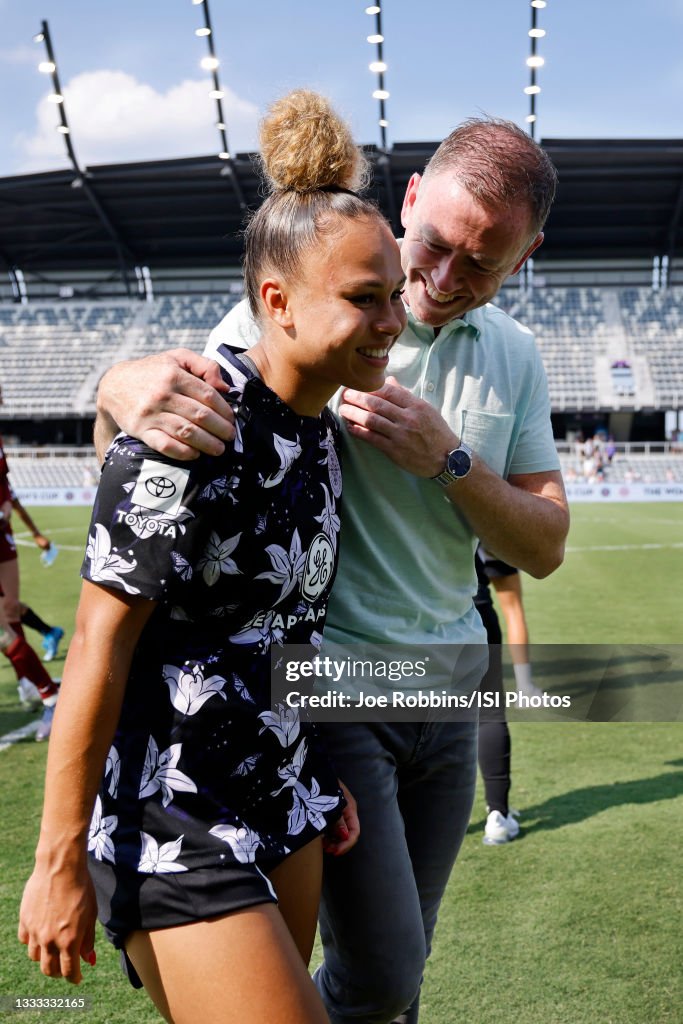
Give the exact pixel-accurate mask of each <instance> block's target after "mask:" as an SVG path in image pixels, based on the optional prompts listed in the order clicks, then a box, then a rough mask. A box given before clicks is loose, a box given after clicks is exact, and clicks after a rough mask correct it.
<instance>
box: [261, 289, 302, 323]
mask: <svg viewBox="0 0 683 1024" xmlns="http://www.w3.org/2000/svg"><path fill="white" fill-rule="evenodd" d="M260 294H261V302H262V303H263V307H264V309H265V312H266V315H267V316H269V317H270V319H271V320H273V321H274V322H275V323H276V324H277V325H278V326H279V327H282V328H285V329H286V328H289V327H293V326H294V319H293V316H292V310H291V308H290V302H289V298H290V297H289V289H288V287H287V285H286V283H285V281H283V280H282V278H278V277H267V278H266V279H265V281H262V282H261V288H260Z"/></svg>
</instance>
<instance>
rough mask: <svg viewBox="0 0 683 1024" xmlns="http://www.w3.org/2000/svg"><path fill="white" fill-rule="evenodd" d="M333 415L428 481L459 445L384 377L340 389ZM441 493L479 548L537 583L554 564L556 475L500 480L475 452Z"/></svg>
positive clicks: (560, 546) (560, 549) (433, 415)
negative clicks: (365, 388)
mask: <svg viewBox="0 0 683 1024" xmlns="http://www.w3.org/2000/svg"><path fill="white" fill-rule="evenodd" d="M339 413H340V415H341V416H342V417H343V418H344V419H345V420H346V425H347V427H348V430H349V433H350V434H352V436H354V437H357V438H359V439H360V440H362V441H366V442H367V443H368V444H371V445H373V447H375V448H377V449H378V451H381V452H383V453H384V454H385V455H386V456H387V457H388V458H390V459H391V460H392V462H394V463H396V465H397V466H400V467H401V469H404V470H406V471H407V472H409V473H413V474H414V475H415V476H420V477H427V478H429V477H434V476H436V475H437V474H438V473H440V472H441V471H442V470H443V468H444V460H445V457H446V455H447V453H448V452H449V451H451V450H452V449H453V448H457V446H458V445H459V443H460V438H459V437H458V436H457V434H455V433H454V432H453V431H452V430H451V429H450V427H449V426H448V424H447V423H446V422H445V420H444V419H443V417H442V416H441V415H440V413H439V412H438V411H437V410H436V409H435V408H434V407H433V406H431V405H430V404H429V403H428V402H424V401H422V399H420V398H416V397H415V396H414V395H412V394H411V393H410V391H408V390H407V389H406V388H403V387H401V386H400V385H399V384H398V383H397V382H396V381H395V380H394V378H392V377H389V378H388V379H387V383H386V384H385V385H384V387H383V388H382V389H381V390H380V391H378V392H375V393H373V394H363V393H362V392H360V391H352V390H347V391H345V392H344V396H343V402H342V404H341V406H340V408H339ZM444 493H445V494H446V496H447V497H448V498H449V500H450V501H452V502H453V504H454V505H456V506H457V507H458V509H459V510H460V511H461V512H462V513H463V514H464V515H465V516H466V518H467V520H468V522H469V524H470V526H471V527H472V529H473V530H474V532H475V533H476V534H477V536H478V537H479V538H480V539H481V541H482V543H483V544H484V546H485V547H487V548H489V549H490V550H492V551H495V552H496V554H497V555H498V556H499V557H500V558H502V559H504V560H505V561H506V562H509V563H510V564H511V565H515V566H517V567H518V568H519V569H523V570H524V571H525V572H528V573H530V575H532V576H536V577H538V578H542V577H544V576H548V575H549V574H550V573H551V572H553V571H554V570H555V569H557V567H558V566H559V565H560V564H561V563H562V559H563V557H564V544H565V540H566V537H567V532H568V530H569V509H568V506H567V500H566V496H565V493H564V485H563V483H562V476H561V474H560V472H559V471H554V470H553V471H549V472H546V473H529V474H524V475H516V476H511V477H510V478H509V479H508V480H507V481H506V480H503V479H502V477H500V476H498V474H497V473H494V472H493V470H491V469H489V467H488V466H487V465H486V463H485V462H484V461H483V460H482V459H479V458H477V457H476V453H475V455H474V458H473V462H472V470H471V472H470V473H469V474H468V475H467V477H465V478H464V479H462V480H458V481H456V482H455V483H453V484H451V485H450V486H449V487H447V488H446V489H445V491H444Z"/></svg>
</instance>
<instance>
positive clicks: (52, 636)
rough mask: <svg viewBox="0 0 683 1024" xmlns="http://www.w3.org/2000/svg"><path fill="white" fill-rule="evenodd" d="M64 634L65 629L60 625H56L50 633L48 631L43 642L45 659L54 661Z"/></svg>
mask: <svg viewBox="0 0 683 1024" xmlns="http://www.w3.org/2000/svg"><path fill="white" fill-rule="evenodd" d="M63 636H64V630H63V629H61V628H60V627H59V626H55V627H54V629H51V630H50V632H49V633H46V634H45V636H44V637H43V639H42V641H41V643H42V647H43V650H44V651H45V654H44V655H43V661H52V659H53V658H54V657H55V655H56V654H57V648H58V647H59V643H60V641H61V639H62V637H63Z"/></svg>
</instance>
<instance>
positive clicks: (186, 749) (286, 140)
mask: <svg viewBox="0 0 683 1024" xmlns="http://www.w3.org/2000/svg"><path fill="white" fill-rule="evenodd" d="M261 149H262V154H263V161H264V165H265V169H266V174H267V176H268V178H269V181H270V185H271V189H272V191H271V194H270V195H269V197H268V198H267V199H266V201H265V202H264V204H263V205H262V206H261V208H260V209H259V210H258V212H257V213H256V214H255V216H254V217H253V218H252V219H251V221H250V223H249V226H248V228H247V232H246V239H245V251H246V254H245V281H246V289H247V294H248V296H249V300H250V302H251V305H252V309H253V312H254V313H255V315H256V316H257V317H258V318H259V319H260V321H261V323H262V326H263V336H262V339H261V341H260V342H259V344H258V345H256V346H255V347H254V348H252V349H250V350H249V355H248V356H246V355H244V354H241V353H239V352H238V351H236V350H225V352H224V354H225V355H226V358H227V359H228V361H229V363H230V366H231V370H230V373H229V385H230V393H229V394H230V400H231V401H232V402H233V403H234V406H235V409H236V428H237V433H236V438H235V441H234V444H233V445H232V446H231V447H230V450H229V451H228V452H226V453H225V454H224V455H223V456H220V457H216V458H209V457H201V458H199V459H198V460H197V461H196V462H194V463H177V462H174V461H172V460H170V459H167V458H164V457H163V456H159V455H157V454H155V453H154V452H152V451H151V450H150V449H148V448H146V447H145V446H144V445H143V444H142V443H141V442H138V441H135V440H133V439H132V438H130V437H126V436H121V435H120V436H119V437H118V438H117V439H116V440H115V441H114V443H113V445H112V446H111V447H110V449H109V451H108V453H107V458H106V461H105V466H104V472H103V477H102V483H101V485H100V489H99V491H98V495H97V499H96V503H95V509H94V514H93V520H92V526H91V532H90V537H89V540H88V547H87V553H86V557H85V561H84V565H83V575H84V577H85V582H84V584H83V591H82V595H81V601H80V605H79V609H78V614H77V622H76V634H75V637H74V640H73V641H72V644H71V647H70V649H69V655H68V659H67V663H66V666H65V673H64V681H63V683H62V693H61V696H60V701H59V706H58V710H57V712H56V715H55V724H54V729H53V734H52V740H51V743H50V750H49V760H48V769H47V783H46V793H45V804H44V810H43V821H42V828H41V834H40V839H39V843H38V849H37V852H36V866H35V869H34V872H33V875H32V876H31V878H30V880H29V882H28V883H27V887H26V891H25V894H24V899H23V903H22V909H21V921H20V929H19V938H20V940H21V941H22V942H24V943H26V944H27V945H28V953H29V956H30V957H31V959H33V960H36V961H40V964H41V970H42V971H43V973H44V974H48V975H51V976H59V975H62V976H64V977H66V978H67V979H68V980H70V981H72V982H78V981H80V979H81V972H80V963H79V956H80V957H83V958H84V959H85V960H87V961H90V962H92V960H93V956H94V954H93V943H94V921H95V913H96V911H95V896H96V897H97V904H98V909H99V915H100V918H101V919H102V921H103V923H104V925H105V929H106V931H107V934H108V936H109V938H110V939H112V941H113V942H114V943H115V945H117V946H119V947H121V948H122V949H123V950H124V955H125V961H126V965H127V967H128V972H129V976H131V979H132V980H133V981H136V980H137V979H136V977H135V975H137V976H139V978H140V979H141V981H142V983H143V984H144V986H145V987H146V988H147V990H148V992H149V994H150V996H151V997H152V999H153V1000H154V1002H155V1003H156V1005H157V1007H158V1009H159V1010H160V1012H161V1013H162V1014H163V1015H164V1016H165V1017H166V1019H167V1020H169V1021H173V1022H175V1024H186V1022H187V1024H189V1022H192V1024H194V1022H196V1021H197V1020H202V1021H204V1022H207V1024H212V1022H218V1021H221V1022H222V1024H226V1022H229V1021H235V1022H237V1021H239V1022H240V1024H250V1022H254V1024H255V1022H257V1021H258V1022H265V1021H268V1022H269V1024H278V1022H283V1024H284V1022H287V1024H291V1022H292V1021H296V1022H297V1024H323V1022H324V1021H326V1020H327V1017H326V1015H325V1011H324V1009H323V1006H322V1003H321V1001H320V999H319V997H318V995H317V993H316V991H315V988H314V986H313V984H312V983H311V981H310V979H309V977H308V974H307V972H306V969H305V961H306V960H307V959H308V956H309V954H310V949H311V946H312V941H313V935H314V930H315V918H316V910H317V902H318V896H319V886H320V873H321V857H322V853H321V850H322V839H321V836H322V834H323V832H324V831H325V829H326V828H328V827H329V826H330V825H332V826H333V829H334V825H333V823H335V822H338V820H339V819H340V815H341V814H342V809H343V806H344V796H343V794H342V791H341V789H340V785H339V784H338V780H337V778H336V776H335V773H334V772H333V770H332V767H331V766H330V764H329V763H328V761H327V758H326V756H325V752H324V750H323V749H322V747H321V745H320V742H319V740H318V736H317V733H316V731H315V729H314V728H313V726H311V725H310V724H309V723H306V722H303V721H301V720H300V719H299V717H298V714H297V713H296V711H295V710H291V709H289V708H286V707H283V706H280V707H276V708H275V709H271V703H270V693H269V689H270V687H269V683H270V650H271V647H272V646H273V645H278V644H284V643H312V644H313V645H318V644H319V643H320V639H321V630H322V627H323V624H324V618H325V610H326V604H327V598H328V595H329V591H330V587H331V584H332V579H333V576H334V571H335V566H336V555H337V542H338V531H339V526H340V523H339V516H338V503H339V498H340V495H341V478H340V473H339V464H338V461H337V456H336V450H335V425H334V421H333V419H332V417H331V415H330V414H329V413H328V412H327V411H326V410H325V404H326V402H327V401H328V399H329V398H330V397H331V396H332V394H333V393H334V391H335V390H336V389H337V387H339V386H340V385H347V386H350V387H353V388H357V389H363V390H367V391H371V390H375V389H377V388H379V387H380V386H381V385H382V383H383V380H384V371H385V367H386V365H387V361H388V352H389V349H390V348H391V346H392V344H393V342H394V341H395V339H396V337H397V336H398V334H399V333H400V331H401V330H402V328H403V325H404V321H405V315H404V312H403V306H402V302H401V288H402V283H403V273H402V270H401V266H400V259H399V252H398V247H397V246H396V243H395V241H394V239H393V237H392V234H391V230H390V228H389V226H388V224H387V223H386V222H385V220H384V219H383V217H382V216H381V214H380V213H379V212H378V210H377V209H376V208H375V207H374V206H373V205H371V204H369V203H368V202H366V201H364V200H362V199H360V198H359V197H358V195H356V194H355V193H354V192H353V191H350V190H351V189H353V188H354V187H356V186H357V184H358V180H359V176H360V174H361V172H362V166H361V163H362V161H361V158H360V154H359V151H358V150H357V148H356V147H355V146H354V144H353V141H352V139H351V137H350V135H349V133H348V130H347V128H346V127H345V126H344V125H343V124H342V123H341V122H340V121H339V120H338V119H337V118H336V116H335V115H334V114H333V112H332V111H331V110H330V109H329V107H328V105H327V104H326V102H325V101H324V100H322V99H321V98H320V97H318V96H316V95H315V94H312V93H307V92H295V93H293V94H291V95H290V96H289V97H286V98H285V99H284V100H281V101H280V102H279V103H277V104H276V105H275V106H274V108H273V109H272V111H271V113H270V115H269V117H268V118H267V119H266V121H265V122H264V124H263V126H262V136H261ZM345 813H346V823H345V824H342V825H337V831H336V833H335V832H334V831H333V833H332V836H331V838H330V839H329V840H328V846H329V848H331V850H332V852H334V853H337V854H339V853H343V852H345V850H346V849H347V848H348V847H349V846H350V845H351V843H352V841H353V840H354V838H355V836H356V834H357V823H356V820H355V816H354V815H353V813H352V812H350V811H349V810H348V809H347V811H346V812H345ZM347 833H348V834H347ZM88 861H89V865H90V874H89V872H88ZM91 875H92V879H93V881H91ZM93 882H94V887H93ZM277 898H279V910H278V907H277V905H276V899H277Z"/></svg>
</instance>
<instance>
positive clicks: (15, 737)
mask: <svg viewBox="0 0 683 1024" xmlns="http://www.w3.org/2000/svg"><path fill="white" fill-rule="evenodd" d="M39 725H40V719H38V721H36V722H29V723H28V725H22V727H21V728H20V729H14V730H13V731H12V732H7V733H5V735H4V736H0V751H2V750H7V749H8V747H11V746H12V744H13V743H18V742H19V741H20V740H25V739H26V737H27V736H32V735H33V733H35V732H37V731H38V726H39Z"/></svg>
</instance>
